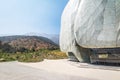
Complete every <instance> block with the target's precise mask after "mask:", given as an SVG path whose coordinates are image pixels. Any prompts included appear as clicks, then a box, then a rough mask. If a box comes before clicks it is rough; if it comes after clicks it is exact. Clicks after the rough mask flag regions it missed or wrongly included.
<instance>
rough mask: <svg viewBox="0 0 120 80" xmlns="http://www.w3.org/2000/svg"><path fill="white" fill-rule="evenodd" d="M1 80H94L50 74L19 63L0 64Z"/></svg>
mask: <svg viewBox="0 0 120 80" xmlns="http://www.w3.org/2000/svg"><path fill="white" fill-rule="evenodd" d="M0 80H93V79H87V78H83V77H80V76H72V75H66V74H60V73H56V72H48V71H46V70H42V69H37V68H32V67H29V66H24V65H21V64H19V62H4V63H0Z"/></svg>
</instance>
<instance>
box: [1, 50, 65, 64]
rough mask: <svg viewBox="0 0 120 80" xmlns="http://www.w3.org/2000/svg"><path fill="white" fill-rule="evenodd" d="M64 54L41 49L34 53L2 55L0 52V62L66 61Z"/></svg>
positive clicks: (58, 51)
mask: <svg viewBox="0 0 120 80" xmlns="http://www.w3.org/2000/svg"><path fill="white" fill-rule="evenodd" d="M66 58H67V56H66V54H65V53H63V52H61V51H60V50H46V49H41V50H39V51H35V52H23V53H20V52H18V53H3V52H0V62H5V61H20V62H40V61H43V60H44V59H66Z"/></svg>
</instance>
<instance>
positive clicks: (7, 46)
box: [0, 36, 67, 62]
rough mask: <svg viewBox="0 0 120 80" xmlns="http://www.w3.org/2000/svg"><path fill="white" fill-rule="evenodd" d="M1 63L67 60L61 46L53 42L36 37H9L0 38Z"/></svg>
mask: <svg viewBox="0 0 120 80" xmlns="http://www.w3.org/2000/svg"><path fill="white" fill-rule="evenodd" d="M0 40H1V41H0V62H5V61H16V60H17V61H20V62H39V61H43V60H44V59H65V58H67V56H66V54H65V53H63V52H60V50H59V46H58V45H56V44H55V43H53V42H52V41H51V40H49V39H47V38H44V37H36V36H9V37H2V38H0Z"/></svg>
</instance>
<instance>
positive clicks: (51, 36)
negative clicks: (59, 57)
mask: <svg viewBox="0 0 120 80" xmlns="http://www.w3.org/2000/svg"><path fill="white" fill-rule="evenodd" d="M25 35H27V36H43V37H46V38H48V39H50V40H52V41H53V42H54V43H56V44H59V34H46V33H34V32H31V33H27V34H25Z"/></svg>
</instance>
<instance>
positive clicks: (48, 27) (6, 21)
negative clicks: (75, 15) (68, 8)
mask: <svg viewBox="0 0 120 80" xmlns="http://www.w3.org/2000/svg"><path fill="white" fill-rule="evenodd" d="M67 2H68V0H0V34H9V35H20V34H26V33H30V32H35V33H48V34H59V31H60V19H61V14H62V11H63V9H64V7H65V5H66V4H67Z"/></svg>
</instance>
